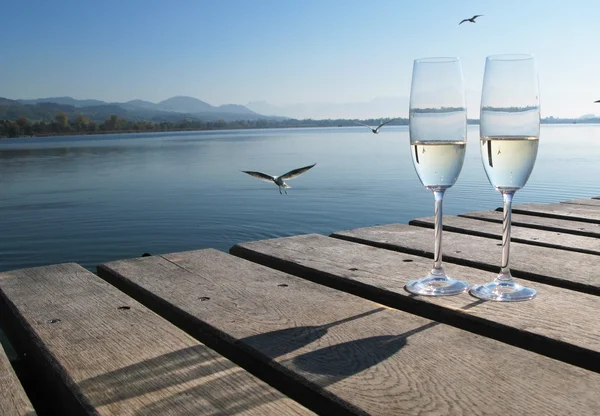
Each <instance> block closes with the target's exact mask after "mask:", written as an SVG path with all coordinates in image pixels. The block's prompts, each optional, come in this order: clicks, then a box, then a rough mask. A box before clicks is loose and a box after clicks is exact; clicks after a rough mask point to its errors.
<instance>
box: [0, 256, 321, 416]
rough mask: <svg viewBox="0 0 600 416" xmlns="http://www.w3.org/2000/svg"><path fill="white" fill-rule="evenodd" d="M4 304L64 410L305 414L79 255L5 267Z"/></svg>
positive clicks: (0, 295)
mask: <svg viewBox="0 0 600 416" xmlns="http://www.w3.org/2000/svg"><path fill="white" fill-rule="evenodd" d="M0 304H1V305H0V306H1V309H0V312H1V313H2V316H3V319H4V320H5V321H6V322H8V323H9V325H7V329H8V330H10V332H9V333H10V334H11V335H12V336H13V337H14V339H16V340H17V342H16V345H15V346H16V347H17V349H19V348H20V349H22V350H23V351H24V352H25V353H26V354H27V355H28V356H31V355H32V356H34V357H36V358H34V360H35V361H36V363H37V365H36V371H38V372H39V373H40V376H41V375H44V376H45V377H46V378H47V384H46V387H47V388H48V389H49V390H52V392H53V393H52V395H53V396H54V397H53V399H54V400H55V401H56V406H58V408H59V409H58V410H59V411H58V410H57V414H65V415H66V414H68V415H77V414H86V415H139V414H157V415H158V414H160V415H182V414H190V415H196V414H216V413H218V414H239V413H242V414H256V415H263V414H273V415H279V414H282V413H283V414H307V413H310V412H309V411H308V410H306V409H305V408H304V407H302V406H300V405H299V404H297V403H296V402H294V401H292V400H291V399H289V398H287V397H285V396H284V395H283V394H282V393H280V392H278V391H277V390H275V389H273V388H272V387H270V386H269V385H267V384H266V383H264V382H262V381H261V380H259V379H257V378H256V377H254V376H252V375H251V374H250V373H248V372H246V371H245V370H243V369H241V368H240V367H238V366H237V365H235V364H233V363H232V362H231V361H229V360H227V359H226V358H224V357H222V356H221V355H219V354H217V353H216V352H214V351H213V350H211V349H209V348H208V347H206V346H205V345H203V344H201V343H199V342H198V341H197V340H195V339H193V338H192V337H190V336H189V335H188V334H186V333H185V332H183V331H182V330H180V329H179V328H177V327H175V326H173V325H172V324H170V323H169V322H168V321H166V320H164V319H163V318H161V317H159V316H158V315H156V314H155V313H153V312H152V311H150V310H149V309H148V308H146V307H144V306H143V305H141V304H139V303H138V302H136V301H135V300H133V299H131V298H130V297H129V296H127V295H125V294H124V293H122V292H121V291H119V290H117V289H116V288H114V287H112V286H111V285H109V284H108V283H106V282H105V281H103V280H102V279H100V278H99V277H98V276H96V275H94V274H92V273H91V272H89V271H87V270H85V269H84V268H83V267H81V266H79V265H76V264H72V263H69V264H61V265H54V266H46V267H38V268H32V269H24V270H17V271H13V272H6V273H2V274H0Z"/></svg>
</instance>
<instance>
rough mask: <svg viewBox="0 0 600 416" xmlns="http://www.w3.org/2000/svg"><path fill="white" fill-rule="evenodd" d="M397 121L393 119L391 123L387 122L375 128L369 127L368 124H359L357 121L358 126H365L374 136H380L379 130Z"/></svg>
mask: <svg viewBox="0 0 600 416" xmlns="http://www.w3.org/2000/svg"><path fill="white" fill-rule="evenodd" d="M394 120H396V119H392V120H390V121H386V122H385V123H381V124H380V125H379V126H377V127H375V128H373V127H371V126H369V125H368V124H363V123H359V122H358V121H355V123H356V124H360V125H361V126H365V127H366V128H368V129H369V130H371V131H372V132H373V133H374V134H379V129H380V128H382V127H383V126H385V125H386V124H389V123H391V122H392V121H394Z"/></svg>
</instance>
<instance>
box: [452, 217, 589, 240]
mask: <svg viewBox="0 0 600 416" xmlns="http://www.w3.org/2000/svg"><path fill="white" fill-rule="evenodd" d="M458 216H459V217H464V218H473V219H477V220H481V221H489V222H494V223H497V224H502V217H503V213H502V212H501V211H479V212H467V213H465V214H459V215H458ZM511 223H512V225H514V226H517V227H526V228H534V229H538V230H546V231H556V232H559V233H564V234H574V235H582V236H586V237H594V238H600V224H594V223H589V222H582V221H576V220H573V219H559V218H547V217H537V216H535V215H524V214H515V213H513V214H512V220H511Z"/></svg>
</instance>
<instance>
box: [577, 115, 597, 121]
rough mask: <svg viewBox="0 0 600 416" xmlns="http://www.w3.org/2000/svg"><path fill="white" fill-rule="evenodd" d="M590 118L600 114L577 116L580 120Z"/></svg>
mask: <svg viewBox="0 0 600 416" xmlns="http://www.w3.org/2000/svg"><path fill="white" fill-rule="evenodd" d="M588 118H600V116H597V115H595V114H584V115H582V116H580V117H577V119H578V120H585V119H588Z"/></svg>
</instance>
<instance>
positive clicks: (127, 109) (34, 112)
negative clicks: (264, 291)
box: [0, 97, 285, 122]
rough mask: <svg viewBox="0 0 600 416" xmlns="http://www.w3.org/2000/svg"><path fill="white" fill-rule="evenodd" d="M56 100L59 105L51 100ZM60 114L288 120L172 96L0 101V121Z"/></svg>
mask: <svg viewBox="0 0 600 416" xmlns="http://www.w3.org/2000/svg"><path fill="white" fill-rule="evenodd" d="M53 99H55V100H56V101H58V102H53V101H49V100H53ZM69 103H70V104H69ZM84 104H88V105H84ZM57 113H65V114H67V116H69V118H74V117H75V116H76V115H78V114H82V115H84V116H86V117H87V118H88V119H90V120H93V121H104V120H105V119H106V118H108V117H110V116H111V115H113V114H114V115H117V116H119V117H121V118H127V119H129V120H135V121H156V122H160V121H177V120H183V119H189V120H202V121H216V120H219V119H222V120H225V121H236V120H260V119H278V120H281V119H285V117H266V116H263V115H261V114H257V113H255V112H253V111H251V110H249V109H247V108H246V107H244V106H242V105H236V104H226V105H221V106H218V107H215V106H212V105H210V104H208V103H205V102H204V101H201V100H198V99H196V98H192V97H172V98H169V99H167V100H164V101H161V102H159V103H152V102H150V101H143V100H131V101H127V102H125V103H118V102H116V103H107V102H105V101H100V100H77V99H74V98H71V97H57V98H37V99H33V100H10V99H6V98H0V119H8V120H15V119H17V118H18V117H21V116H23V117H27V118H28V119H30V120H32V121H41V120H44V121H50V120H53V119H54V117H55V116H56V114H57Z"/></svg>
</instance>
